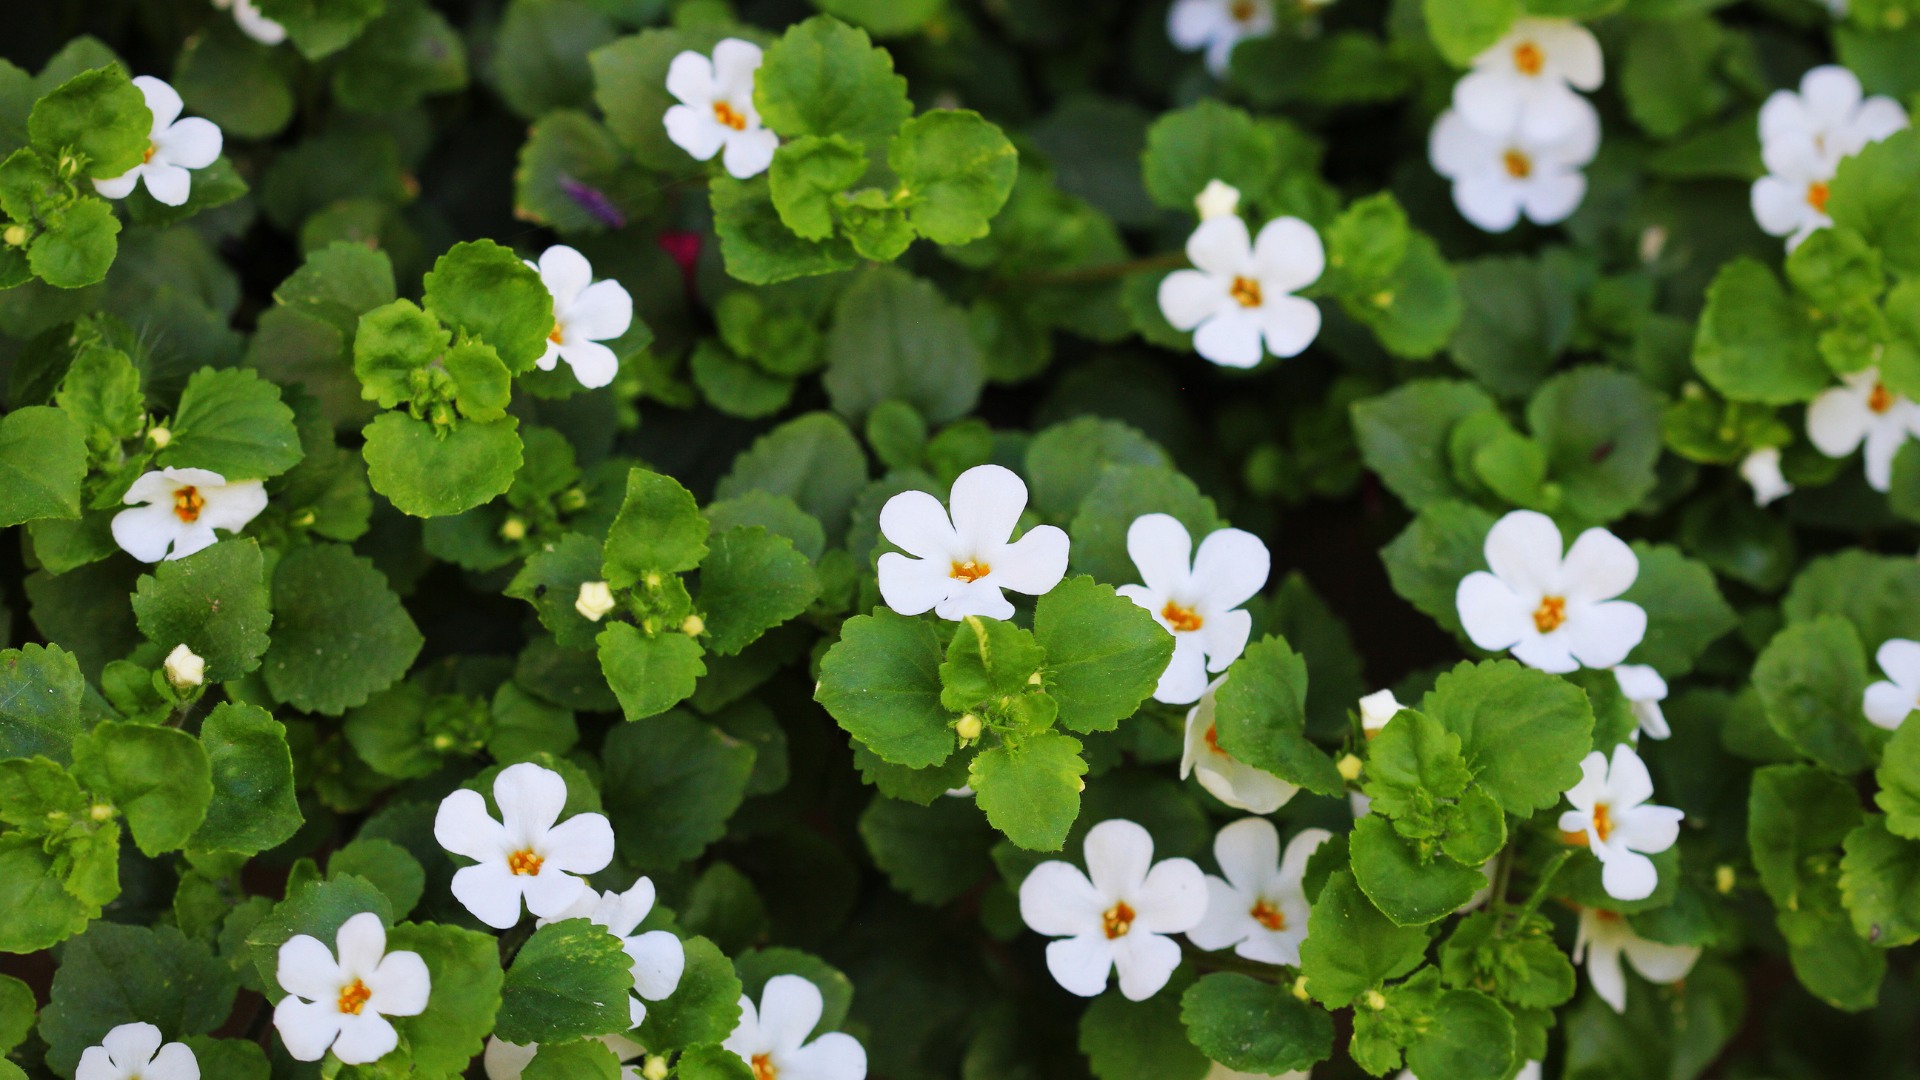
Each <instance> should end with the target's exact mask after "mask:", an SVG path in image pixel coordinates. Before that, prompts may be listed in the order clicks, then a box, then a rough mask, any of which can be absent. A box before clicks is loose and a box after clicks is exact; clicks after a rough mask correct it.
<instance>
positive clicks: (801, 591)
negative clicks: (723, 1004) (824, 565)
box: [699, 525, 820, 656]
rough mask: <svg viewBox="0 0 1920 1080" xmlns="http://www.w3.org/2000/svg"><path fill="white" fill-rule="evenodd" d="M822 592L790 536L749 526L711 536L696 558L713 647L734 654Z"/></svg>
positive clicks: (722, 653) (808, 565)
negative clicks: (711, 539)
mask: <svg viewBox="0 0 1920 1080" xmlns="http://www.w3.org/2000/svg"><path fill="white" fill-rule="evenodd" d="M819 595H820V579H819V577H818V576H816V575H815V574H814V572H813V564H812V563H811V562H809V561H808V559H807V557H806V556H805V555H802V554H801V553H800V552H798V551H795V550H794V548H793V543H792V541H790V540H788V539H787V538H786V537H784V536H775V535H774V534H772V533H770V532H768V531H767V530H766V529H765V528H763V527H761V526H758V525H752V526H748V527H745V528H733V529H729V530H727V531H726V532H723V533H720V534H719V535H718V536H715V537H713V542H712V544H711V546H710V547H709V550H708V551H707V555H706V557H705V558H704V559H702V560H701V562H700V597H699V603H700V608H701V611H702V612H703V613H704V616H705V619H706V624H707V634H708V635H709V643H710V645H711V647H712V649H713V651H714V652H717V653H720V654H721V655H723V656H733V655H735V654H737V653H739V651H740V650H741V649H744V648H746V647H747V646H748V645H751V644H752V643H753V642H754V641H756V640H758V639H759V637H760V635H761V634H764V633H766V632H767V631H768V630H771V629H773V628H774V627H776V626H779V625H780V624H781V623H783V622H786V621H787V620H788V619H791V618H794V617H795V616H797V615H799V614H800V613H801V612H803V611H805V610H806V609H807V605H809V604H811V603H813V601H814V598H815V597H817V596H819Z"/></svg>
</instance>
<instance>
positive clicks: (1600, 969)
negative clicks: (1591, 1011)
mask: <svg viewBox="0 0 1920 1080" xmlns="http://www.w3.org/2000/svg"><path fill="white" fill-rule="evenodd" d="M1587 981H1588V982H1590V983H1592V984H1593V992H1594V993H1596V994H1599V995H1600V1000H1602V1001H1604V1002H1606V1003H1607V1004H1609V1005H1611V1006H1613V1011H1614V1012H1617V1013H1623V1012H1626V1011H1627V973H1626V972H1625V971H1622V970H1621V968H1620V950H1619V949H1618V947H1614V948H1601V947H1600V944H1599V943H1598V942H1595V943H1594V944H1593V947H1592V948H1591V949H1590V950H1589V951H1588V953H1587Z"/></svg>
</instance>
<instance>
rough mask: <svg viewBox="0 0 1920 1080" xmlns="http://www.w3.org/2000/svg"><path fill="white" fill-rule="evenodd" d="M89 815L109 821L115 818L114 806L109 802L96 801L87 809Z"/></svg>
mask: <svg viewBox="0 0 1920 1080" xmlns="http://www.w3.org/2000/svg"><path fill="white" fill-rule="evenodd" d="M87 816H88V817H90V818H92V819H93V820H95V821H108V820H111V819H112V818H113V807H112V806H110V805H108V804H107V803H94V804H93V806H92V807H91V808H89V809H88V810H87Z"/></svg>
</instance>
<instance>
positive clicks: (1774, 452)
mask: <svg viewBox="0 0 1920 1080" xmlns="http://www.w3.org/2000/svg"><path fill="white" fill-rule="evenodd" d="M1740 478H1741V479H1743V480H1745V481H1746V482H1747V483H1749V484H1751V485H1752V486H1753V505H1755V506H1765V505H1767V504H1768V503H1770V502H1772V501H1773V500H1775V499H1778V498H1780V497H1781V496H1783V495H1791V494H1793V485H1792V484H1789V483H1787V478H1786V477H1785V476H1782V475H1781V473H1780V448H1779V447H1777V446H1763V447H1761V448H1760V449H1758V450H1755V451H1753V452H1752V453H1750V454H1748V455H1747V456H1746V457H1745V458H1744V459H1743V460H1742V461H1741V462H1740Z"/></svg>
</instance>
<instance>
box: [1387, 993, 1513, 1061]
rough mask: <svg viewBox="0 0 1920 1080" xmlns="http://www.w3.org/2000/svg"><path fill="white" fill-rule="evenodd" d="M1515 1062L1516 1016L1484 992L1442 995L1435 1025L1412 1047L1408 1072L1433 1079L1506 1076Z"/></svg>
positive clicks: (1429, 1026)
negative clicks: (1514, 1026) (1415, 1070)
mask: <svg viewBox="0 0 1920 1080" xmlns="http://www.w3.org/2000/svg"><path fill="white" fill-rule="evenodd" d="M1513 1059H1514V1053H1513V1015H1512V1014H1511V1013H1509V1012H1507V1010H1505V1009H1503V1008H1501V1007H1500V1004H1499V1003H1498V1002H1496V1001H1494V1000H1493V999H1492V998H1490V997H1488V996H1487V995H1485V994H1483V993H1481V992H1479V991H1478V990H1449V991H1447V992H1446V993H1444V994H1442V995H1440V1000H1439V1001H1438V1002H1437V1003H1436V1004H1435V1007H1434V1010H1433V1018H1432V1020H1431V1022H1430V1024H1429V1025H1428V1026H1427V1027H1426V1030H1425V1031H1424V1032H1423V1033H1422V1034H1420V1035H1419V1036H1418V1037H1416V1038H1415V1039H1414V1040H1413V1042H1412V1044H1411V1045H1409V1046H1408V1047H1407V1068H1409V1069H1418V1070H1420V1074H1421V1075H1424V1076H1427V1077H1430V1078H1432V1080H1472V1078H1474V1077H1481V1076H1501V1075H1504V1074H1505V1073H1506V1072H1507V1071H1508V1070H1509V1069H1512V1068H1513V1067H1514V1065H1513Z"/></svg>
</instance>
